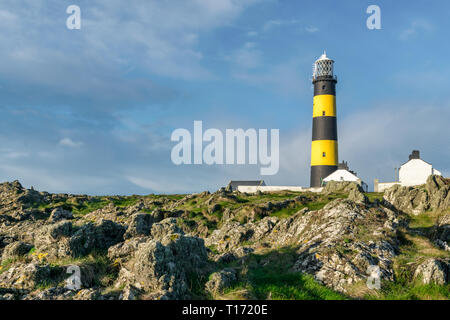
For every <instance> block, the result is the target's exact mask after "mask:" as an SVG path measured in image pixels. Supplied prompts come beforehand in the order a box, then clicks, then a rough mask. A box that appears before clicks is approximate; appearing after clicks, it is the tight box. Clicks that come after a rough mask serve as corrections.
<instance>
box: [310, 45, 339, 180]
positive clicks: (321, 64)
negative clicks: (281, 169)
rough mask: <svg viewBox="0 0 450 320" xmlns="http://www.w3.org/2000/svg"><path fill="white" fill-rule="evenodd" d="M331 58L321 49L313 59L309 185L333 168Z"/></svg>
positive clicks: (335, 160) (335, 150) (335, 154)
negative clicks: (317, 57)
mask: <svg viewBox="0 0 450 320" xmlns="http://www.w3.org/2000/svg"><path fill="white" fill-rule="evenodd" d="M333 64H334V61H333V60H331V59H329V58H328V57H327V55H326V53H325V52H324V53H323V54H322V56H321V57H320V58H319V59H318V60H316V62H315V63H314V72H313V81H312V82H313V84H314V102H313V130H312V147H311V187H320V186H322V180H323V179H324V178H326V177H327V176H328V175H330V174H331V173H333V172H334V171H336V170H337V165H338V143H337V122H336V83H337V79H336V77H335V76H334V75H333Z"/></svg>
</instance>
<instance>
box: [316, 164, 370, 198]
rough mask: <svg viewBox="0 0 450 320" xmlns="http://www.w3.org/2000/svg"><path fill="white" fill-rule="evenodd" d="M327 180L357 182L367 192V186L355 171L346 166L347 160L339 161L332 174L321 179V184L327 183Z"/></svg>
mask: <svg viewBox="0 0 450 320" xmlns="http://www.w3.org/2000/svg"><path fill="white" fill-rule="evenodd" d="M329 181H350V182H356V183H357V184H359V185H360V186H361V187H362V188H363V189H364V191H366V192H367V189H368V186H367V184H366V183H365V182H364V181H362V180H361V179H360V178H358V176H357V175H356V173H355V172H353V171H351V170H350V169H349V168H348V165H347V162H342V163H339V165H338V169H337V170H336V171H334V172H333V173H332V174H330V175H329V176H327V177H326V178H324V179H323V184H327V182H329Z"/></svg>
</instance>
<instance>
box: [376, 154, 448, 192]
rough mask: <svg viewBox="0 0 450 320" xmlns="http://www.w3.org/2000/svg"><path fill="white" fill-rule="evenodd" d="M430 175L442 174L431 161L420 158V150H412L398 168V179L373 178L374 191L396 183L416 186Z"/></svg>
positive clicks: (380, 190) (379, 190)
mask: <svg viewBox="0 0 450 320" xmlns="http://www.w3.org/2000/svg"><path fill="white" fill-rule="evenodd" d="M430 175H439V176H440V175H442V174H441V173H440V172H439V171H438V170H436V169H435V168H433V165H432V164H431V163H428V162H426V161H424V160H422V159H420V151H418V150H413V152H412V153H411V154H410V155H409V160H408V161H407V162H405V163H404V164H402V165H401V166H400V168H399V169H398V181H394V182H379V181H378V179H375V181H374V191H375V192H383V191H384V190H386V189H389V188H390V187H392V186H393V185H396V184H398V185H401V186H404V187H410V186H418V185H421V184H424V183H425V182H426V181H427V179H428V177H429V176H430Z"/></svg>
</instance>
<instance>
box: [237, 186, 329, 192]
mask: <svg viewBox="0 0 450 320" xmlns="http://www.w3.org/2000/svg"><path fill="white" fill-rule="evenodd" d="M237 189H238V191H239V192H246V193H256V192H258V191H261V192H274V191H294V192H306V191H309V192H320V191H322V188H304V187H292V186H238V187H237Z"/></svg>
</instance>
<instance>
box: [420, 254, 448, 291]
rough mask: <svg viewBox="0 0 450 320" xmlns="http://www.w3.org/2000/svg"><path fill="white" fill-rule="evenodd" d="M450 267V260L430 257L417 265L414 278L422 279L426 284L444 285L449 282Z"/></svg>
mask: <svg viewBox="0 0 450 320" xmlns="http://www.w3.org/2000/svg"><path fill="white" fill-rule="evenodd" d="M449 267H450V260H448V261H443V260H439V259H428V260H427V261H425V262H424V263H422V264H420V265H419V266H418V267H417V269H416V271H415V273H414V278H415V279H420V280H421V281H422V282H423V283H424V284H430V283H434V284H439V285H444V284H446V283H448V282H449V273H450V269H449Z"/></svg>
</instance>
